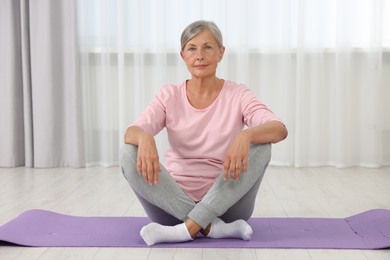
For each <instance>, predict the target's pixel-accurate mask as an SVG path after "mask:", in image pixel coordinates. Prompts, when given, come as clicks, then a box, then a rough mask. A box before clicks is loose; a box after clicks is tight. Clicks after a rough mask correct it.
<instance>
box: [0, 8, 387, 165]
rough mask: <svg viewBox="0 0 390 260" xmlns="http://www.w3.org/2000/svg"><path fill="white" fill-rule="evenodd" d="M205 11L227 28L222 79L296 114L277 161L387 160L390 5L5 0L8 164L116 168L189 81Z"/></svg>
mask: <svg viewBox="0 0 390 260" xmlns="http://www.w3.org/2000/svg"><path fill="white" fill-rule="evenodd" d="M198 19H206V20H213V21H215V22H216V23H217V24H218V25H219V27H220V29H221V30H222V33H223V35H224V43H225V46H226V55H225V57H224V60H223V61H222V62H221V63H220V67H219V70H218V75H219V76H220V77H222V78H225V79H230V80H234V81H237V82H241V83H244V84H247V85H248V86H249V87H250V88H251V89H252V90H253V91H254V92H255V94H256V95H257V96H258V98H259V99H260V100H262V101H263V102H264V103H266V104H267V105H268V106H269V107H270V108H271V109H272V110H273V111H274V112H275V113H276V114H277V115H279V116H280V117H281V118H282V119H283V120H284V122H285V123H286V125H287V127H288V129H289V137H288V138H287V139H286V140H285V141H283V142H281V143H279V144H277V145H274V147H273V157H272V162H271V163H272V164H276V165H293V166H316V165H333V166H337V167H345V166H351V165H360V166H368V167H377V166H386V165H390V102H389V101H390V1H387V0H242V1H227V0H207V1H206V0H203V1H202V0H197V1H183V0H164V1H163V0H69V1H61V0H4V1H0V88H1V89H0V122H2V126H1V127H0V167H2V166H6V167H12V166H20V165H25V166H30V167H58V166H72V167H80V166H88V165H105V166H109V165H117V163H118V162H117V155H118V149H119V147H120V145H121V144H122V142H123V141H122V139H123V134H124V131H125V129H126V127H127V125H128V124H129V123H131V122H132V121H133V120H134V119H135V118H136V117H137V116H138V115H139V114H140V113H141V111H142V110H143V109H144V108H145V107H146V105H147V104H148V102H149V101H150V100H151V99H152V98H153V97H154V95H155V93H156V92H157V91H158V90H159V89H160V88H161V87H162V86H163V85H164V84H165V83H178V82H181V81H183V80H185V79H187V78H189V77H190V75H189V74H188V72H187V70H186V67H185V65H184V63H183V61H182V60H181V58H180V56H179V49H180V46H179V38H180V34H181V32H182V30H183V29H184V27H185V26H187V25H188V24H189V23H191V22H193V21H195V20H198ZM79 76H80V77H79ZM165 137H166V136H165V133H164V132H163V133H161V134H160V135H159V136H158V137H157V142H158V145H159V150H160V155H161V158H163V156H162V154H163V153H164V151H165V149H166V147H167V143H166V138H165Z"/></svg>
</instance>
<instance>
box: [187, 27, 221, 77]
mask: <svg viewBox="0 0 390 260" xmlns="http://www.w3.org/2000/svg"><path fill="white" fill-rule="evenodd" d="M224 51H225V48H224V47H222V48H220V47H219V46H218V43H217V41H216V40H215V38H214V36H213V35H212V34H211V33H210V32H209V31H208V30H205V31H203V32H201V33H199V34H198V35H196V36H195V37H194V38H192V39H191V40H190V41H189V42H188V43H187V44H186V45H185V46H184V49H183V50H182V51H181V52H180V55H181V57H182V58H183V60H184V62H185V63H186V65H187V68H188V71H189V72H190V73H191V75H192V76H193V77H197V78H205V77H210V76H215V73H216V70H217V65H218V62H219V61H221V59H222V57H223V53H224Z"/></svg>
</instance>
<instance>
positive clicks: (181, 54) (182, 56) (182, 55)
mask: <svg viewBox="0 0 390 260" xmlns="http://www.w3.org/2000/svg"><path fill="white" fill-rule="evenodd" d="M180 56H181V58H182V59H183V60H184V54H183V51H180Z"/></svg>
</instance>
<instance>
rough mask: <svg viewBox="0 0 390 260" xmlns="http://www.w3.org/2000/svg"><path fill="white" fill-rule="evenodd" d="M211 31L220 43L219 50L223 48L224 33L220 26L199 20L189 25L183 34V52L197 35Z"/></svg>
mask: <svg viewBox="0 0 390 260" xmlns="http://www.w3.org/2000/svg"><path fill="white" fill-rule="evenodd" d="M206 30H207V31H209V32H210V33H211V34H212V35H213V36H214V38H215V40H216V41H217V43H218V46H219V48H222V47H223V41H222V33H221V31H220V30H219V28H218V26H217V25H216V24H215V23H214V22H211V21H204V20H199V21H196V22H193V23H192V24H190V25H188V26H187V27H186V28H185V29H184V31H183V33H182V34H181V50H184V47H185V46H186V44H187V43H188V42H189V41H190V40H191V39H192V38H194V37H195V36H196V35H198V34H199V33H201V32H203V31H206Z"/></svg>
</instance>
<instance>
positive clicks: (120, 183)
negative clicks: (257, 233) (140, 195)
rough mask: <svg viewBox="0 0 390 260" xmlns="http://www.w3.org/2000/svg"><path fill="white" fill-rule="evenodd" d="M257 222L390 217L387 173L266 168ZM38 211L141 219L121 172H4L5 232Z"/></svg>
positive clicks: (164, 254)
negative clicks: (381, 212) (376, 212)
mask: <svg viewBox="0 0 390 260" xmlns="http://www.w3.org/2000/svg"><path fill="white" fill-rule="evenodd" d="M256 203H257V206H256V210H255V213H254V216H256V217H261V216H273V217H284V216H289V217H347V216H350V215H354V214H356V213H359V212H362V211H366V210H370V209H374V208H384V209H390V168H380V169H367V168H347V169H335V168H331V167H319V168H288V167H269V168H268V171H267V173H266V176H265V178H264V181H263V183H262V186H261V188H260V192H259V194H258V199H257V202H256ZM34 208H40V209H47V210H52V211H56V212H59V213H64V214H71V215H80V216H144V213H143V209H142V207H141V206H140V204H139V203H138V201H137V200H136V198H135V196H134V194H133V193H132V191H131V189H130V187H129V186H128V185H127V183H126V181H125V179H124V178H123V177H122V175H121V173H120V171H119V168H117V167H113V168H85V169H69V168H55V169H30V168H12V169H1V168H0V225H2V224H4V223H6V222H8V221H9V220H11V219H12V218H14V217H16V216H17V215H19V214H20V213H22V212H23V211H25V210H29V209H34ZM0 259H2V260H3V259H29V260H30V259H83V260H85V259H158V260H163V259H289V260H291V259H300V260H305V259H315V260H322V259H343V260H344V259H353V260H359V259H375V260H376V259H390V249H388V250H378V251H370V250H368V251H361V250H305V249H296V250H295V249H288V250H283V249H149V248H141V249H134V248H23V247H11V246H1V247H0Z"/></svg>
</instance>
